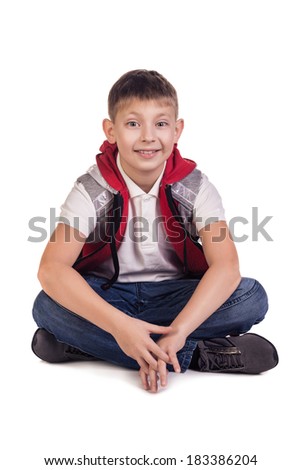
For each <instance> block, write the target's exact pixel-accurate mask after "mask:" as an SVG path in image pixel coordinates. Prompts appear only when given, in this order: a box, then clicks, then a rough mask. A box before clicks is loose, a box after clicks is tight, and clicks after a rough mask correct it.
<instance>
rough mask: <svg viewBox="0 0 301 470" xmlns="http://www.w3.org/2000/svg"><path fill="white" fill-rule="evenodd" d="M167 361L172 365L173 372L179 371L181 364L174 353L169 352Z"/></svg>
mask: <svg viewBox="0 0 301 470" xmlns="http://www.w3.org/2000/svg"><path fill="white" fill-rule="evenodd" d="M169 363H170V364H171V365H172V366H173V368H174V371H175V372H177V373H179V372H181V366H180V364H179V361H178V358H177V355H176V353H169Z"/></svg>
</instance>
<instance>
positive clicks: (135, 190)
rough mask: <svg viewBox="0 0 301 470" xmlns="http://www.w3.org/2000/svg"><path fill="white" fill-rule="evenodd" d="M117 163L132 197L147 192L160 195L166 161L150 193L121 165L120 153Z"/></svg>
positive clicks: (156, 195)
mask: <svg viewBox="0 0 301 470" xmlns="http://www.w3.org/2000/svg"><path fill="white" fill-rule="evenodd" d="M116 163H117V167H118V170H119V171H120V173H121V175H122V177H123V179H124V181H125V184H126V185H127V188H128V190H129V194H130V197H131V198H132V197H136V196H144V195H145V194H148V195H150V196H155V197H157V198H158V197H159V188H160V183H161V179H162V176H163V173H164V170H165V166H166V162H164V168H163V170H162V172H161V174H160V175H159V177H158V178H157V180H156V182H155V184H154V185H153V186H152V188H151V189H150V191H149V192H148V193H146V192H145V191H143V189H141V188H140V186H138V185H137V184H136V183H135V182H134V181H133V180H132V179H131V178H130V177H129V176H128V175H127V174H126V173H125V171H124V169H123V168H122V166H121V162H120V156H119V153H118V155H117V159H116Z"/></svg>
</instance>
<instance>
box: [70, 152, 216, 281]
mask: <svg viewBox="0 0 301 470" xmlns="http://www.w3.org/2000/svg"><path fill="white" fill-rule="evenodd" d="M117 166H118V169H119V171H120V173H121V174H122V177H123V178H124V181H125V183H126V185H127V187H128V190H129V195H130V198H129V208H128V222H127V226H126V232H125V236H124V239H123V241H122V243H121V246H120V248H119V250H118V261H119V266H120V273H119V277H118V282H146V281H163V280H166V279H178V278H181V277H182V275H183V270H182V264H181V262H180V261H179V259H178V257H177V255H176V253H175V251H174V249H173V247H172V245H171V244H170V243H169V241H168V240H166V234H165V230H164V227H163V223H162V221H161V222H160V215H161V211H160V203H159V187H160V182H161V179H162V176H163V173H164V169H165V168H164V169H163V171H162V173H161V175H160V176H159V178H158V179H157V181H156V182H155V184H154V185H153V187H152V188H151V190H150V191H149V192H148V193H145V192H144V191H143V190H142V189H141V188H140V187H139V186H137V185H136V183H134V181H133V180H131V179H130V178H129V177H128V176H127V174H126V173H125V172H124V170H123V168H122V166H121V163H120V158H119V156H118V157H117ZM97 170H98V169H97V166H96V165H95V167H93V171H94V172H95V171H97ZM61 217H64V220H65V222H66V221H68V223H69V224H70V225H71V226H72V227H75V228H77V229H78V230H80V232H81V233H83V234H84V235H85V236H87V237H88V235H89V234H90V233H91V232H92V231H93V230H94V228H95V224H96V213H95V207H94V204H93V203H92V201H91V199H90V196H89V194H88V193H87V192H86V190H85V188H84V186H83V185H82V183H78V182H76V183H75V185H74V187H73V189H72V190H71V192H70V193H69V195H68V197H67V199H66V201H65V203H64V204H63V205H62V207H61ZM212 217H214V218H215V220H225V214H224V209H223V205H222V201H221V198H220V195H219V193H218V192H217V190H216V188H215V187H214V186H213V185H212V183H210V182H209V181H208V178H207V177H206V176H205V175H204V174H202V182H201V187H200V191H199V194H198V195H197V197H196V201H195V206H194V218H195V225H196V227H197V230H198V231H199V230H200V229H201V228H203V227H204V226H205V225H206V220H209V219H211V218H212ZM75 220H76V224H74V223H73V222H72V221H75ZM211 220H212V219H211ZM66 223H67V222H66ZM99 272H100V273H101V275H103V277H105V278H111V277H112V276H113V274H114V267H113V262H112V259H108V260H106V261H104V262H103V263H102V265H101V266H100V267H99ZM98 275H99V273H98Z"/></svg>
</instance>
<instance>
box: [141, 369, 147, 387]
mask: <svg viewBox="0 0 301 470" xmlns="http://www.w3.org/2000/svg"><path fill="white" fill-rule="evenodd" d="M139 375H140V379H141V382H142V386H143V388H144V390H149V383H148V374H146V373H145V372H144V371H143V370H142V369H140V370H139Z"/></svg>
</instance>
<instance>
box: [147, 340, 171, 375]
mask: <svg viewBox="0 0 301 470" xmlns="http://www.w3.org/2000/svg"><path fill="white" fill-rule="evenodd" d="M154 344H155V346H156V343H154ZM159 349H160V348H159ZM167 357H168V356H167ZM143 360H144V362H145V363H146V364H147V371H146V370H145V368H144V370H145V372H147V373H148V371H149V369H150V368H152V369H154V370H157V369H158V362H157V358H156V357H154V356H153V355H152V354H151V353H150V352H149V351H148V350H146V351H145V352H144V354H143ZM167 360H168V359H167Z"/></svg>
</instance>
